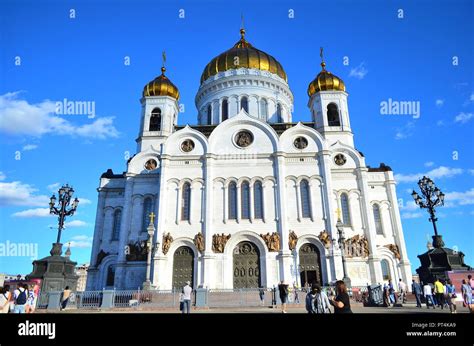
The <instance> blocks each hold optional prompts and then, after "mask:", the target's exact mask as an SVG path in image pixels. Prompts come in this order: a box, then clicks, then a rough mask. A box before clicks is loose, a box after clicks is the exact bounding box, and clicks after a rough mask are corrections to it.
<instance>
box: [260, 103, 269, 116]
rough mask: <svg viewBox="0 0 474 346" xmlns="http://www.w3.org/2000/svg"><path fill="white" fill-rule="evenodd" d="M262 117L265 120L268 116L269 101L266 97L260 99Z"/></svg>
mask: <svg viewBox="0 0 474 346" xmlns="http://www.w3.org/2000/svg"><path fill="white" fill-rule="evenodd" d="M260 118H261V119H263V120H267V118H268V102H267V100H266V99H261V100H260Z"/></svg>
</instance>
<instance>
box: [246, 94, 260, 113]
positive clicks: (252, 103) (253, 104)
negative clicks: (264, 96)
mask: <svg viewBox="0 0 474 346" xmlns="http://www.w3.org/2000/svg"><path fill="white" fill-rule="evenodd" d="M248 100H249V114H250V115H251V116H252V117H254V118H257V119H258V99H257V97H256V96H249V98H248Z"/></svg>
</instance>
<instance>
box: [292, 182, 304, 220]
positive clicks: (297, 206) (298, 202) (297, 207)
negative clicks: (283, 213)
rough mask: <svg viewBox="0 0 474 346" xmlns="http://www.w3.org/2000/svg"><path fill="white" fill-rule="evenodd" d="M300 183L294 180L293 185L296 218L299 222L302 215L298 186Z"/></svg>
mask: <svg viewBox="0 0 474 346" xmlns="http://www.w3.org/2000/svg"><path fill="white" fill-rule="evenodd" d="M300 184H301V182H300ZM300 184H298V183H296V182H295V186H294V187H295V192H296V218H297V219H298V221H299V222H301V218H302V215H303V210H302V205H301V190H300V188H299V187H300V186H299V185H300Z"/></svg>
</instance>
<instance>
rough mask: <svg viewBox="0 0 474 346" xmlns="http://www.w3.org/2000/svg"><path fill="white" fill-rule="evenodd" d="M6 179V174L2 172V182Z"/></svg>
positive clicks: (0, 174) (0, 177) (0, 176)
mask: <svg viewBox="0 0 474 346" xmlns="http://www.w3.org/2000/svg"><path fill="white" fill-rule="evenodd" d="M6 178H7V176H6V175H5V173H3V172H0V180H5V179H6Z"/></svg>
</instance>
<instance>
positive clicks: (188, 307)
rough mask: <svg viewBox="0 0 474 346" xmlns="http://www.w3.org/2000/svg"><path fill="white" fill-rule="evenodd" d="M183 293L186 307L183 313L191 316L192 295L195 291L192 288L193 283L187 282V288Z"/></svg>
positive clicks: (184, 288)
mask: <svg viewBox="0 0 474 346" xmlns="http://www.w3.org/2000/svg"><path fill="white" fill-rule="evenodd" d="M182 293H183V303H184V306H183V310H182V311H181V313H183V314H184V313H186V314H189V313H190V312H191V295H192V293H193V289H192V287H191V281H186V286H184V287H183V292H182ZM185 311H186V312H185Z"/></svg>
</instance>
